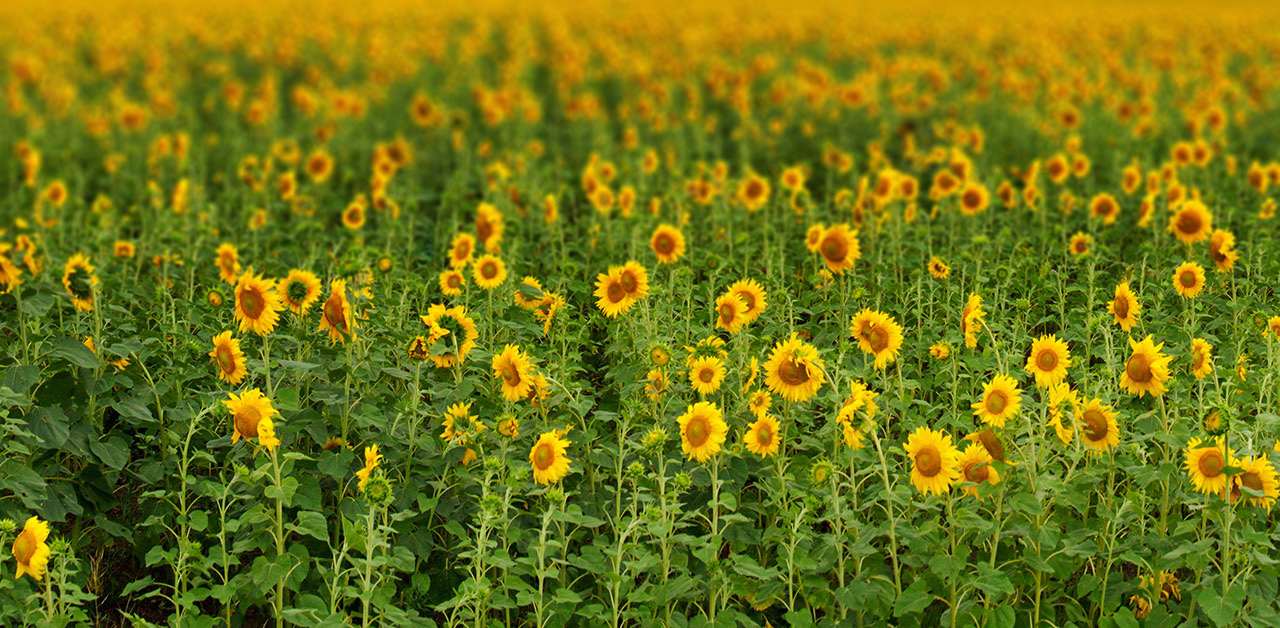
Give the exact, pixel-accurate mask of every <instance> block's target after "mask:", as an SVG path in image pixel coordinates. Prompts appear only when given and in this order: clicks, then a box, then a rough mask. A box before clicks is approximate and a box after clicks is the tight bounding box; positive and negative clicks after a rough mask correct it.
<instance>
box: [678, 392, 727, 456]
mask: <svg viewBox="0 0 1280 628" xmlns="http://www.w3.org/2000/svg"><path fill="white" fill-rule="evenodd" d="M676 420H677V421H678V422H679V424H680V447H681V451H683V452H684V454H685V455H686V456H688V457H689V458H691V459H693V460H697V461H698V462H706V461H707V460H708V459H710V458H711V457H712V456H714V455H716V454H718V453H720V446H721V445H723V444H724V440H725V435H727V434H728V433H729V426H728V425H727V424H725V422H724V418H723V416H722V414H721V412H720V407H719V406H717V405H716V404H714V403H711V402H709V401H699V402H698V403H695V404H693V405H690V406H689V408H688V409H687V410H686V411H685V413H684V414H682V415H680V417H679V418H678V419H676Z"/></svg>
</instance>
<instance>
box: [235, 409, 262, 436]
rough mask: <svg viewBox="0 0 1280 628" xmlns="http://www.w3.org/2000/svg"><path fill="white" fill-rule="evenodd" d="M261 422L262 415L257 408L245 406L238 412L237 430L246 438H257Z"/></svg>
mask: <svg viewBox="0 0 1280 628" xmlns="http://www.w3.org/2000/svg"><path fill="white" fill-rule="evenodd" d="M261 420H262V413H261V412H258V409H257V408H255V407H253V406H245V407H243V408H240V410H239V411H237V412H236V429H237V430H238V431H239V432H240V435H241V436H244V437H245V438H257V437H258V422H259V421H261Z"/></svg>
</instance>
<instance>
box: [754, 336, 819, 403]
mask: <svg viewBox="0 0 1280 628" xmlns="http://www.w3.org/2000/svg"><path fill="white" fill-rule="evenodd" d="M823 369H824V364H823V362H822V360H821V359H819V358H818V350H817V349H815V348H814V347H813V345H810V344H808V343H806V342H805V341H803V340H801V339H800V338H799V337H798V336H797V335H796V334H795V333H792V334H791V337H790V338H788V339H787V340H785V341H780V342H778V343H777V344H776V345H775V346H774V347H773V352H772V353H770V354H769V360H768V361H767V362H765V364H764V371H765V374H766V377H765V384H766V385H767V386H768V387H769V390H771V391H773V392H774V393H776V394H778V395H781V396H782V398H783V399H786V400H787V401H790V402H793V403H795V402H801V401H806V400H808V399H809V398H810V397H812V396H814V395H815V394H817V392H818V389H819V388H821V387H822V383H823V382H824V381H825V380H826V375H825V373H824V372H823Z"/></svg>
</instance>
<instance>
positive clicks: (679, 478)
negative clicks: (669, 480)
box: [675, 471, 693, 491]
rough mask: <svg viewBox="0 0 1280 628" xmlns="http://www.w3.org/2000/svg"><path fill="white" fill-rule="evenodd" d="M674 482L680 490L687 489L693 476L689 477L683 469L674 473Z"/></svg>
mask: <svg viewBox="0 0 1280 628" xmlns="http://www.w3.org/2000/svg"><path fill="white" fill-rule="evenodd" d="M675 482H676V488H677V489H678V490H681V491H687V490H689V487H690V486H693V478H690V477H689V474H688V473H685V472H684V471H681V472H680V473H677V474H676V478H675Z"/></svg>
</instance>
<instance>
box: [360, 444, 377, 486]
mask: <svg viewBox="0 0 1280 628" xmlns="http://www.w3.org/2000/svg"><path fill="white" fill-rule="evenodd" d="M381 463H382V454H380V453H378V445H377V444H373V445H369V446H368V447H365V448H364V468H362V469H360V470H359V471H356V477H358V478H360V483H359V484H358V485H357V488H358V489H360V492H361V493H363V492H364V486H365V484H368V483H369V476H371V475H373V470H374V469H376V468H378V465H379V464H381Z"/></svg>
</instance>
